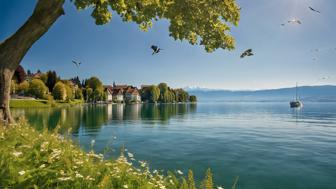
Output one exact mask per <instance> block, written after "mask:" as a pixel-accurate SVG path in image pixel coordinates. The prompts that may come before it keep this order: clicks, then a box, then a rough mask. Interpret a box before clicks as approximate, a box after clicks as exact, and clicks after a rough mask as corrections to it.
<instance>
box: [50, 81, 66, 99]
mask: <svg viewBox="0 0 336 189" xmlns="http://www.w3.org/2000/svg"><path fill="white" fill-rule="evenodd" d="M52 95H53V96H54V99H55V100H65V99H66V97H67V91H66V89H65V85H64V84H63V83H62V82H61V81H59V82H57V83H56V84H55V86H54V89H53V92H52Z"/></svg>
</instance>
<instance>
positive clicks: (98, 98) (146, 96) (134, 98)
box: [11, 66, 197, 104]
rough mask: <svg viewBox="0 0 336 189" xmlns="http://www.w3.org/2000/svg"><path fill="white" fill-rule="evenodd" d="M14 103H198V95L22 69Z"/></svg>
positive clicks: (13, 92) (164, 87) (14, 87)
mask: <svg viewBox="0 0 336 189" xmlns="http://www.w3.org/2000/svg"><path fill="white" fill-rule="evenodd" d="M11 85H12V86H11V97H12V99H13V100H12V101H15V102H16V103H17V102H20V101H19V100H21V101H22V102H23V101H24V100H25V101H29V100H30V101H32V100H39V101H41V100H42V101H43V100H44V101H45V102H46V103H50V104H53V103H55V102H56V103H60V102H61V103H74V102H76V103H91V104H106V103H125V104H138V103H186V102H191V103H195V102H196V101H197V98H196V96H194V95H189V94H188V92H186V91H185V90H183V89H181V88H179V89H173V88H171V87H169V86H168V85H167V84H166V83H160V84H158V85H141V86H140V87H139V88H138V87H136V86H132V85H117V84H115V83H113V84H112V85H103V83H102V81H100V80H99V78H98V77H91V78H89V79H84V80H82V81H80V79H79V78H78V76H77V77H74V78H71V79H68V80H64V79H61V78H60V77H59V76H57V73H56V72H55V71H47V72H45V73H43V72H41V71H40V70H38V71H37V72H36V73H32V72H31V71H30V70H28V71H27V73H26V71H25V70H24V68H23V67H21V66H19V67H18V68H17V69H16V71H15V73H14V76H13V79H12V83H11Z"/></svg>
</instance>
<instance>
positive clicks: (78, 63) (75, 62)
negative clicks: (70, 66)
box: [72, 60, 82, 68]
mask: <svg viewBox="0 0 336 189" xmlns="http://www.w3.org/2000/svg"><path fill="white" fill-rule="evenodd" d="M72 63H74V64H75V65H76V66H77V68H78V67H79V66H80V65H81V64H82V63H81V62H77V61H74V60H73V61H72Z"/></svg>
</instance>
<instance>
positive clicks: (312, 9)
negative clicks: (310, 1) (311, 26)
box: [309, 7, 321, 13]
mask: <svg viewBox="0 0 336 189" xmlns="http://www.w3.org/2000/svg"><path fill="white" fill-rule="evenodd" d="M309 9H310V10H311V11H314V12H317V13H321V12H320V11H318V10H316V9H314V8H312V7H309Z"/></svg>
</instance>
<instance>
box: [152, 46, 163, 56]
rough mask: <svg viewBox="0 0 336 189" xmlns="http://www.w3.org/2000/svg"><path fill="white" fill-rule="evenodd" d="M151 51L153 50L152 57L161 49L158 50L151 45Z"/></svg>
mask: <svg viewBox="0 0 336 189" xmlns="http://www.w3.org/2000/svg"><path fill="white" fill-rule="evenodd" d="M151 49H152V50H153V53H152V55H154V54H157V53H159V52H160V51H161V50H162V49H160V48H159V47H158V46H155V45H152V46H151Z"/></svg>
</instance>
